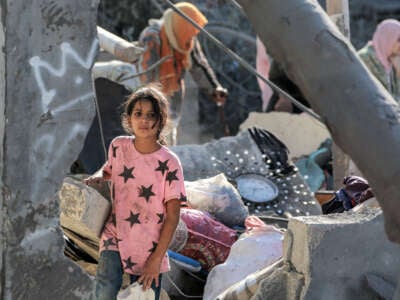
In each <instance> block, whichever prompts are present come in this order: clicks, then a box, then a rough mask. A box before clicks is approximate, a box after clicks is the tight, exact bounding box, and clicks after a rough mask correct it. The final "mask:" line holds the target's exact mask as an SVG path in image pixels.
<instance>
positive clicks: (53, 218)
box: [0, 0, 98, 299]
mask: <svg viewBox="0 0 400 300" xmlns="http://www.w3.org/2000/svg"><path fill="white" fill-rule="evenodd" d="M97 6H98V0H91V1H78V0H62V1H52V0H32V1H25V0H6V1H2V2H1V4H0V9H1V24H0V45H1V49H2V51H1V54H0V76H1V77H0V97H1V100H2V101H0V109H1V112H2V113H1V114H0V143H1V146H2V147H1V148H0V149H1V150H0V151H1V153H0V157H1V163H0V170H1V186H2V197H1V200H0V205H1V212H0V214H1V216H0V220H1V221H0V222H1V223H0V224H1V225H0V226H1V235H0V251H1V253H0V254H1V260H0V272H1V273H0V278H1V284H0V299H90V298H92V294H93V282H92V280H91V279H90V278H89V277H88V276H87V275H86V273H85V272H84V271H82V270H81V269H80V268H79V267H78V266H77V265H75V264H74V263H73V262H72V261H70V260H69V259H68V258H66V257H65V256H64V254H63V248H64V241H63V238H62V232H61V230H60V228H59V218H58V214H59V210H58V203H57V202H56V200H55V197H54V194H55V192H56V191H57V190H58V188H59V187H60V184H61V181H62V179H63V178H64V176H65V175H66V173H67V172H68V171H69V167H70V165H71V164H72V162H73V161H74V160H75V158H76V157H77V155H78V153H79V151H80V149H81V147H82V145H83V142H84V139H85V136H86V133H87V131H88V129H89V125H90V123H91V121H92V119H93V117H94V114H95V106H94V91H93V88H92V83H91V71H90V69H91V67H92V65H93V62H94V60H95V57H96V55H97V51H98V42H97V38H96V34H97V32H96V17H97Z"/></svg>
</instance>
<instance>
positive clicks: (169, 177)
mask: <svg viewBox="0 0 400 300" xmlns="http://www.w3.org/2000/svg"><path fill="white" fill-rule="evenodd" d="M176 172H178V169H176V170H175V171H172V172H168V173H167V181H168V182H169V185H171V182H172V181H174V180H179V179H178V177H176Z"/></svg>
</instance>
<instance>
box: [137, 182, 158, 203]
mask: <svg viewBox="0 0 400 300" xmlns="http://www.w3.org/2000/svg"><path fill="white" fill-rule="evenodd" d="M152 188H153V185H150V186H149V187H148V188H146V187H145V186H144V185H142V186H141V187H140V190H139V197H143V198H145V199H146V202H147V203H148V202H149V199H150V197H151V196H155V194H154V193H153V191H152Z"/></svg>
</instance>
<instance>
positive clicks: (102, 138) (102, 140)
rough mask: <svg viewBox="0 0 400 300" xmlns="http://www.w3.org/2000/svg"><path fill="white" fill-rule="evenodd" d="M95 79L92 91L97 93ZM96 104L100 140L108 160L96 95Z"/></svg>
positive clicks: (95, 96)
mask: <svg viewBox="0 0 400 300" xmlns="http://www.w3.org/2000/svg"><path fill="white" fill-rule="evenodd" d="M94 81H95V79H94V78H93V79H92V89H93V91H96V86H95V84H94ZM94 104H95V106H96V113H97V123H98V125H99V130H100V138H101V143H102V144H103V145H102V146H103V151H104V157H105V159H107V149H106V141H105V138H104V132H103V121H102V119H101V114H100V106H99V102H98V100H97V95H96V93H94Z"/></svg>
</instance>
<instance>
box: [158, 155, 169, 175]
mask: <svg viewBox="0 0 400 300" xmlns="http://www.w3.org/2000/svg"><path fill="white" fill-rule="evenodd" d="M168 161H169V159H167V160H166V161H164V162H161V161H158V168H157V169H155V171H160V172H161V174H163V175H164V173H165V171H168V170H169V168H168Z"/></svg>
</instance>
